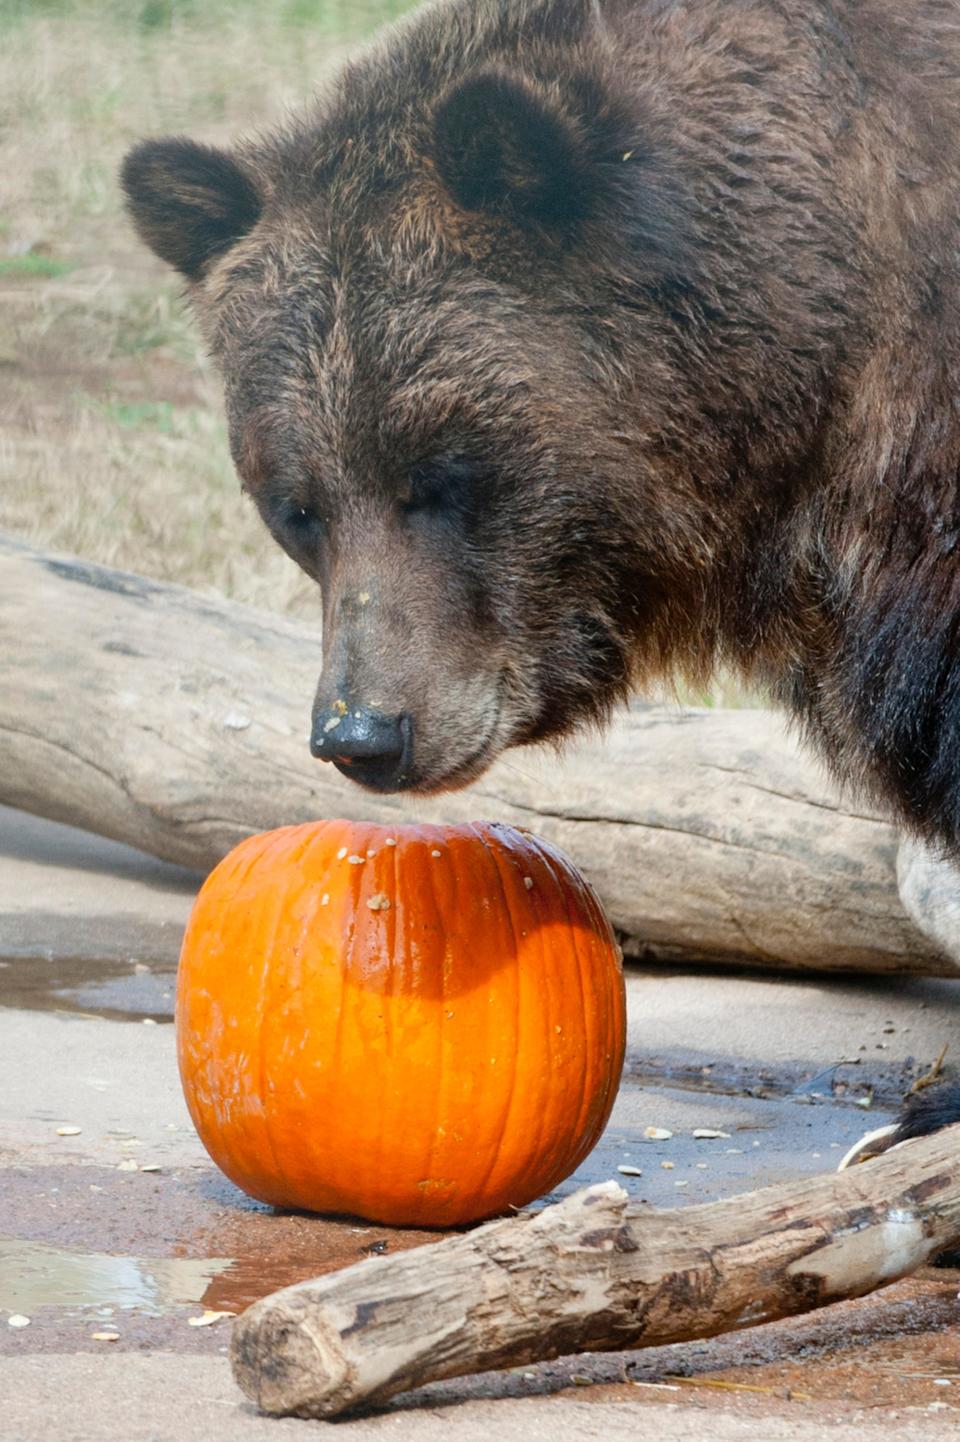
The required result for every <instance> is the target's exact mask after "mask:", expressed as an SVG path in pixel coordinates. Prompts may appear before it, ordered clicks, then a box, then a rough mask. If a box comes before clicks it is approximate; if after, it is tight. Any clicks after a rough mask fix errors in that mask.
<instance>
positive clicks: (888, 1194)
mask: <svg viewBox="0 0 960 1442" xmlns="http://www.w3.org/2000/svg"><path fill="white" fill-rule="evenodd" d="M958 1149H960V1126H957V1127H951V1128H950V1129H949V1130H947V1131H944V1132H941V1133H939V1134H938V1135H936V1136H933V1137H925V1138H923V1140H921V1141H916V1142H909V1143H907V1144H906V1145H904V1146H902V1147H899V1148H897V1149H896V1150H895V1151H892V1152H888V1153H886V1154H885V1155H884V1156H882V1157H880V1158H878V1159H877V1160H875V1161H871V1162H867V1163H865V1164H863V1165H862V1166H860V1167H856V1168H854V1169H853V1170H852V1171H846V1172H842V1173H833V1174H828V1175H826V1176H820V1177H815V1178H812V1179H808V1180H805V1181H802V1182H792V1183H788V1184H784V1185H780V1186H776V1187H769V1188H767V1189H765V1190H763V1191H759V1192H752V1193H749V1194H748V1195H746V1196H739V1197H732V1198H730V1199H729V1200H728V1201H723V1202H714V1203H711V1204H710V1205H707V1206H695V1207H688V1208H685V1209H683V1210H680V1211H653V1210H652V1209H648V1208H645V1207H642V1206H639V1205H637V1204H633V1205H630V1204H629V1203H628V1201H627V1196H626V1193H625V1192H624V1191H623V1189H622V1188H621V1187H619V1186H618V1185H617V1183H616V1182H605V1183H601V1184H600V1185H599V1186H593V1187H589V1188H587V1189H586V1190H585V1191H581V1192H577V1193H576V1194H575V1195H574V1196H572V1197H570V1198H568V1199H567V1200H566V1201H563V1202H560V1203H559V1204H558V1205H556V1206H552V1207H547V1208H545V1209H544V1210H543V1211H541V1212H539V1213H536V1214H534V1215H533V1216H531V1217H529V1218H528V1217H523V1218H511V1219H509V1220H507V1221H499V1222H491V1223H488V1224H487V1225H486V1226H483V1227H480V1228H479V1229H478V1230H477V1231H475V1232H471V1233H470V1234H469V1235H466V1236H459V1237H453V1238H449V1239H448V1240H445V1241H442V1242H436V1243H434V1244H432V1245H428V1246H425V1247H419V1248H417V1249H416V1250H414V1251H409V1252H403V1253H400V1254H398V1255H397V1256H394V1257H387V1258H371V1259H370V1260H368V1261H364V1262H360V1263H358V1264H356V1265H354V1266H352V1267H348V1268H347V1269H346V1270H345V1271H342V1272H337V1273H334V1274H333V1275H330V1276H326V1277H321V1278H319V1279H318V1280H316V1281H310V1282H300V1283H298V1284H297V1285H296V1286H292V1287H286V1288H284V1290H283V1291H280V1292H276V1293H274V1294H273V1296H270V1297H265V1298H264V1299H263V1300H262V1301H260V1302H257V1303H255V1304H254V1305H253V1306H252V1307H251V1308H249V1310H248V1311H246V1312H244V1313H243V1314H242V1315H241V1316H240V1317H239V1318H238V1319H237V1321H236V1322H235V1323H234V1327H233V1337H232V1344H231V1358H232V1363H233V1372H234V1376H235V1378H236V1380H237V1382H238V1383H239V1385H240V1387H241V1388H242V1390H243V1391H244V1392H245V1393H246V1395H247V1396H248V1397H250V1398H251V1399H252V1400H253V1401H254V1402H256V1404H257V1406H258V1407H260V1408H261V1410H262V1411H264V1412H269V1413H274V1414H278V1415H289V1414H294V1415H297V1416H302V1417H332V1416H336V1415H337V1414H339V1413H342V1412H345V1411H349V1410H351V1409H353V1408H356V1407H358V1406H360V1405H364V1404H368V1403H375V1402H382V1401H383V1400H384V1399H385V1398H387V1397H390V1396H392V1395H394V1394H395V1393H397V1392H402V1391H407V1390H409V1389H410V1388H413V1387H419V1386H422V1385H423V1384H424V1383H427V1382H432V1381H438V1380H439V1379H440V1378H443V1377H457V1376H463V1375H465V1374H467V1373H475V1372H485V1371H489V1370H493V1369H495V1368H498V1367H507V1366H511V1367H512V1366H521V1365H524V1364H529V1363H531V1362H537V1361H543V1360H546V1359H548V1358H552V1357H557V1356H560V1355H563V1354H565V1353H572V1352H584V1351H619V1350H621V1349H624V1348H635V1347H652V1346H659V1345H661V1344H662V1343H665V1342H681V1341H689V1340H693V1339H695V1338H698V1337H709V1336H713V1335H715V1334H716V1333H718V1332H727V1331H734V1330H737V1329H740V1328H744V1327H752V1326H756V1325H758V1324H759V1323H762V1322H770V1321H774V1320H775V1319H777V1318H780V1317H789V1316H794V1315H797V1314H799V1313H801V1312H808V1311H812V1310H813V1309H814V1308H817V1307H823V1306H827V1305H828V1304H829V1303H831V1302H837V1301H841V1300H844V1299H847V1298H851V1297H859V1296H863V1295H864V1294H865V1293H866V1292H871V1291H874V1290H875V1289H876V1288H878V1287H882V1286H885V1285H886V1284H887V1283H889V1282H893V1281H896V1280H897V1278H899V1277H902V1276H905V1275H907V1274H908V1273H909V1272H912V1271H914V1270H915V1269H916V1268H917V1267H918V1266H920V1265H921V1264H922V1263H923V1262H925V1261H926V1260H927V1259H928V1258H930V1257H932V1256H933V1255H934V1254H935V1253H937V1252H938V1251H940V1250H942V1249H943V1248H944V1247H945V1246H946V1245H948V1244H950V1243H953V1242H955V1241H956V1240H957V1239H958V1238H960V1169H958V1168H957V1155H958Z"/></svg>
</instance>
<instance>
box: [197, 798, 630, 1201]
mask: <svg viewBox="0 0 960 1442" xmlns="http://www.w3.org/2000/svg"><path fill="white" fill-rule="evenodd" d="M624 1038H625V1021H624V991H623V976H622V971H621V966H620V957H619V951H618V948H617V945H616V942H615V940H614V937H613V933H612V931H611V929H610V926H609V923H608V922H607V920H606V918H605V916H604V914H603V911H602V909H601V907H600V904H599V902H598V900H597V898H596V896H595V895H594V893H593V891H592V890H591V888H590V887H589V886H588V884H587V882H586V881H585V880H584V879H583V877H582V876H581V875H580V874H579V872H578V871H577V870H576V869H575V868H574V867H573V865H572V863H571V862H569V861H568V860H567V859H566V857H564V856H563V855H562V854H561V853H560V852H558V851H557V850H555V849H554V848H553V847H551V846H549V845H548V844H547V843H545V842H543V841H540V840H538V839H537V838H535V837H533V836H531V835H529V834H528V833H526V832H520V831H517V830H514V829H513V828H511V827H508V826H500V825H493V824H487V823H474V824H472V825H467V826H456V827H453V826H449V827H442V826H429V825H410V826H400V827H396V828H389V827H383V826H375V825H367V824H363V823H357V822H347V821H325V822H317V823H309V824H306V825H302V826H291V827H285V828H283V829H282V830H279V831H273V832H268V833H265V834H263V835H259V836H252V837H250V838H248V839H247V840H246V841H244V842H242V843H241V844H240V845H239V846H238V847H236V848H235V850H233V851H232V852H231V853H230V855H229V856H227V857H226V858H225V859H224V860H223V861H222V862H221V863H220V865H219V866H217V867H216V869H215V870H214V871H213V872H212V873H211V875H210V876H209V877H208V878H207V881H206V882H205V884H204V886H203V888H202V890H201V892H200V895H199V896H198V898H197V901H196V904H195V907H194V910H193V914H192V916H191V919H190V923H189V926H188V928H187V932H186V936H185V939H184V945H183V952H182V956H181V960H180V971H179V977H178V984H177V1041H178V1055H179V1062H180V1074H181V1079H182V1082H183V1088H184V1093H185V1096H186V1100H187V1105H188V1107H189V1109H190V1113H191V1116H192V1117H193V1121H194V1124H195V1125H196V1128H197V1131H198V1132H199V1134H200V1138H201V1140H202V1141H203V1143H204V1145H205V1146H206V1148H207V1150H208V1152H209V1153H210V1155H211V1157H212V1158H213V1160H214V1161H215V1162H216V1163H217V1165H218V1166H219V1167H220V1168H221V1169H222V1170H223V1171H224V1172H225V1173H226V1174H227V1176H228V1177H230V1178H231V1179H232V1180H233V1181H234V1182H236V1183H237V1184H238V1185H239V1186H240V1187H242V1188H243V1189H244V1190H245V1191H247V1192H249V1193H250V1195H251V1196H254V1197H257V1198H259V1199H261V1200H262V1201H265V1202H270V1203H273V1204H274V1205H275V1206H281V1207H300V1208H304V1209H307V1210H309V1211H318V1212H341V1213H344V1212H345V1213H353V1214H355V1215H358V1216H362V1217H366V1218H368V1219H370V1220H371V1221H377V1222H385V1223H392V1224H396V1225H399V1224H403V1225H413V1226H430V1227H444V1226H452V1225H455V1224H457V1223H460V1222H468V1221H476V1220H478V1219H480V1218H483V1217H488V1216H493V1215H496V1214H497V1213H499V1212H502V1211H504V1210H506V1209H507V1208H509V1207H520V1206H524V1205H525V1204H526V1203H528V1202H530V1201H532V1200H533V1199H534V1198H536V1197H538V1196H540V1195H541V1194H542V1193H544V1192H547V1191H549V1190H550V1189H551V1188H552V1187H555V1186H556V1185H557V1184H558V1183H559V1182H560V1181H562V1180H563V1178H564V1177H566V1176H568V1175H569V1174H570V1172H572V1171H573V1170H574V1169H575V1168H576V1167H577V1165H578V1164H579V1163H580V1162H581V1161H582V1160H583V1158H584V1157H585V1156H586V1155H587V1153H588V1152H589V1151H590V1149H591V1148H592V1147H593V1146H594V1144H595V1143H596V1141H597V1139H598V1138H599V1136H600V1133H601V1132H602V1130H603V1127H604V1125H605V1123H606V1120H607V1118H608V1116H609V1114H610V1109H611V1107H612V1105H613V1100H614V1097H615V1095H616V1089H617V1084H618V1081H619V1077H620V1070H621V1067H622V1064H623V1050H624Z"/></svg>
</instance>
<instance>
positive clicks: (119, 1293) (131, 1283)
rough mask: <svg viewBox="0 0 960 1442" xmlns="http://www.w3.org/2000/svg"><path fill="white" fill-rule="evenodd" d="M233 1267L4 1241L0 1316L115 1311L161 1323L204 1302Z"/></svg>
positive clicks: (214, 1260)
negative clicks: (52, 1310)
mask: <svg viewBox="0 0 960 1442" xmlns="http://www.w3.org/2000/svg"><path fill="white" fill-rule="evenodd" d="M231 1265H232V1261H231V1259H230V1258H225V1257H205V1258H203V1259H202V1260H197V1259H194V1258H181V1257H163V1258H156V1259H145V1258H140V1257H114V1256H110V1255H109V1254H108V1253H106V1252H81V1251H73V1250H71V1249H69V1248H64V1247H53V1246H49V1245H47V1244H46V1243H44V1242H25V1241H19V1240H17V1239H16V1238H10V1237H0V1311H7V1312H22V1313H26V1315H27V1316H30V1315H31V1313H32V1312H34V1311H35V1310H36V1309H37V1308H38V1307H64V1308H69V1309H73V1308H82V1307H97V1308H105V1307H115V1308H136V1309H137V1310H138V1311H140V1312H143V1313H144V1314H145V1315H147V1316H152V1317H157V1316H161V1315H162V1314H163V1313H164V1312H166V1311H169V1309H170V1308H172V1307H177V1306H184V1305H187V1304H189V1303H198V1302H201V1301H202V1300H203V1297H204V1294H205V1293H206V1291H207V1289H208V1288H209V1286H210V1283H211V1282H212V1281H213V1279H214V1278H215V1277H217V1276H218V1275H219V1274H220V1273H222V1272H226V1271H227V1270H228V1269H229V1268H230V1267H231Z"/></svg>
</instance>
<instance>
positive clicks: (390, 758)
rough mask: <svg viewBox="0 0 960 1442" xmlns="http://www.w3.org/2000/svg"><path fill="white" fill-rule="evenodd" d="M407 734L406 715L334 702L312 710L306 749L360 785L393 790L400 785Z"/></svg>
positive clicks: (407, 753)
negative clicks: (395, 714)
mask: <svg viewBox="0 0 960 1442" xmlns="http://www.w3.org/2000/svg"><path fill="white" fill-rule="evenodd" d="M411 733H412V725H411V718H410V717H409V716H407V715H399V716H385V715H384V714H383V712H382V711H373V710H371V709H370V707H369V706H346V705H345V703H344V702H343V701H338V702H335V703H334V705H333V706H318V707H317V709H316V710H315V712H314V717H313V731H312V733H311V736H310V750H311V752H312V754H313V755H314V756H316V757H317V759H318V760H320V761H332V762H333V764H334V766H336V768H337V770H338V771H341V772H342V773H343V775H344V776H348V777H349V778H350V780H351V781H357V782H359V783H360V785H361V786H369V787H371V788H372V789H373V790H376V791H394V790H396V789H397V788H398V787H400V786H402V785H403V777H404V771H405V770H406V765H407V762H408V761H409V756H410V744H411Z"/></svg>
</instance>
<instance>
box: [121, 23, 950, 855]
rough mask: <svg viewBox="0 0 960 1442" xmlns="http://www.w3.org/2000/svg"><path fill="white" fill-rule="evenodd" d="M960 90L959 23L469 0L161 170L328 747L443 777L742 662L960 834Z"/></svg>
mask: <svg viewBox="0 0 960 1442" xmlns="http://www.w3.org/2000/svg"><path fill="white" fill-rule="evenodd" d="M958 72H960V5H958V4H957V3H956V0H833V3H829V0H790V3H785V0H736V3H734V0H685V3H684V0H632V3H631V0H479V3H474V0H441V3H438V4H434V5H430V6H427V7H425V8H423V9H422V10H419V11H416V12H415V13H413V14H412V15H411V16H409V17H408V18H407V19H406V20H405V21H404V22H402V23H401V24H399V25H397V26H396V27H394V28H393V29H392V30H390V31H388V32H387V33H386V34H385V35H384V36H383V38H382V39H380V40H379V41H378V42H376V43H375V44H374V45H372V46H371V47H370V48H369V49H367V50H366V51H364V52H362V53H361V54H359V55H358V56H357V58H355V59H354V60H353V61H352V62H351V63H349V64H348V65H347V66H346V67H345V68H344V69H342V70H341V71H340V73H339V74H338V75H337V76H336V78H335V79H334V80H333V81H332V82H331V84H330V85H329V86H328V88H327V89H326V91H325V92H324V94H323V95H322V96H321V98H320V99H319V101H318V103H317V105H316V106H315V107H314V108H313V109H312V110H311V111H310V112H309V113H308V114H306V115H304V116H303V117H302V118H301V119H300V120H298V121H297V122H295V123H293V124H288V125H286V126H285V127H283V128H282V129H280V130H278V131H277V132H276V133H275V134H274V135H270V136H267V137H266V138H262V137H261V138H258V139H256V140H252V141H249V142H247V143H244V144H241V145H239V146H238V147H237V148H236V150H235V151H234V152H233V154H232V155H228V154H226V153H222V152H219V151H214V150H210V149H207V148H205V147H200V146H196V145H194V144H193V143H192V142H189V141H182V140H178V141H164V140H161V141H149V142H146V143H144V144H143V145H141V146H140V147H138V148H137V149H136V150H135V151H134V152H133V153H132V154H131V155H130V156H129V157H128V159H127V162H126V165H125V171H124V183H125V186H126V189H127V194H128V198H129V204H130V209H131V213H132V215H133V218H134V220H135V222H136V224H137V226H138V227H139V229H140V231H141V233H142V234H143V236H144V238H145V239H146V240H147V242H148V243H149V244H150V245H152V246H153V248H154V249H155V250H156V251H157V252H158V253H159V254H160V255H161V256H164V257H165V258H166V259H168V260H169V261H170V262H171V263H172V264H174V265H176V266H177V267H178V268H179V269H180V270H181V271H182V272H183V273H184V274H185V275H186V276H187V278H188V280H189V282H190V293H191V299H192V302H193V304H194V306H195V308H196V312H197V314H198V316H199V317H200V320H201V323H202V325H203V327H204V331H205V334H206V336H207V338H208V341H209V345H210V348H211V351H212V353H213V355H214V356H215V357H216V358H217V360H218V363H219V365H220V367H221V369H222V373H223V376H224V380H225V387H226V397H227V409H228V416H229V422H230V432H231V438H232V444H233V449H234V454H235V457H236V462H237V466H238V469H239V472H240V475H241V477H242V478H243V482H244V486H245V488H246V490H247V491H248V492H249V493H250V494H251V495H252V496H253V498H254V500H255V502H256V504H257V505H258V506H259V507H260V509H261V511H262V513H263V516H264V519H265V520H266V522H267V524H268V525H269V526H270V527H271V529H272V530H273V532H274V534H275V535H276V537H277V539H278V541H279V542H280V544H281V545H283V546H285V547H286V548H287V549H288V550H289V551H290V553H291V555H293V556H294V557H295V559H296V560H297V561H298V562H299V563H300V564H301V565H302V566H303V567H304V568H305V569H306V570H307V571H308V572H309V574H311V575H312V576H315V577H316V578H317V580H318V581H319V582H320V584H321V586H322V588H323V592H324V607H325V609H324V617H325V621H324V624H325V657H324V671H323V676H322V678H321V683H320V688H319V692H318V697H317V712H316V715H317V720H318V725H319V724H321V723H322V721H323V718H324V717H325V716H328V715H329V714H330V712H329V707H330V706H331V705H332V704H333V702H334V700H336V699H339V698H342V697H344V696H346V697H347V698H348V700H349V701H350V702H351V703H352V702H353V701H355V700H356V701H357V702H358V704H359V703H361V702H362V704H364V705H369V706H373V707H377V708H380V709H381V710H383V711H384V712H387V713H390V714H394V713H397V714H400V713H402V714H403V715H405V716H407V717H409V718H412V719H411V724H412V727H413V732H412V735H413V744H412V755H411V757H410V758H409V764H407V765H406V766H405V769H404V771H403V774H402V775H400V776H397V777H394V778H393V783H395V784H397V785H404V786H408V787H411V788H413V789H420V790H430V789H436V788H439V787H443V786H447V785H456V784H460V783H462V782H463V781H465V780H469V779H470V778H471V777H473V776H475V775H476V774H478V773H479V771H481V770H482V769H483V767H484V766H485V765H486V764H488V763H489V761H490V760H491V759H492V758H493V756H495V755H496V754H497V753H498V752H499V751H501V750H503V749H504V748H505V747H507V746H510V745H513V744H517V743H521V742H525V741H529V740H537V739H542V738H556V737H561V736H563V735H565V734H567V733H568V732H569V731H570V730H571V729H572V728H573V727H574V726H575V725H577V724H578V723H579V722H582V721H584V720H590V719H598V718H602V717H603V716H604V715H606V714H607V713H608V711H609V709H610V707H611V706H612V705H613V704H614V703H615V702H617V701H618V700H620V699H621V698H622V697H624V696H625V695H626V694H627V692H628V691H629V689H630V688H631V687H633V686H635V685H637V684H639V683H642V682H643V681H644V680H646V679H648V678H650V677H652V676H664V675H670V674H675V673H682V674H686V675H687V676H692V677H694V678H697V679H699V680H703V679H704V678H706V677H707V676H708V675H709V673H710V672H711V671H712V669H713V668H714V667H715V666H716V665H717V664H718V663H722V664H724V665H726V666H728V667H733V668H735V669H737V670H738V671H739V672H740V673H742V674H743V675H744V676H745V677H748V678H750V679H751V680H752V681H755V682H760V683H762V684H764V685H766V686H767V687H769V688H771V690H772V691H773V693H774V694H775V695H776V696H777V697H778V698H779V699H781V700H782V701H783V703H785V704H786V705H787V706H788V707H789V708H790V710H791V711H792V712H793V713H794V715H795V716H797V717H798V718H799V719H800V721H801V722H802V724H803V726H804V728H805V730H806V732H807V734H808V735H809V736H811V737H812V738H813V739H814V740H815V742H816V743H817V744H818V745H819V746H820V748H821V750H822V752H823V753H824V754H825V755H826V756H827V757H828V758H829V760H830V762H831V763H832V764H833V766H834V767H835V768H836V770H837V772H838V774H839V775H840V776H842V777H843V778H844V779H845V780H848V781H852V782H854V783H859V784H861V785H863V786H864V787H866V788H867V789H868V790H869V791H870V792H871V793H872V794H873V795H874V796H878V797H880V798H882V799H883V800H884V802H885V803H886V804H887V805H888V806H889V807H890V808H891V809H892V810H893V811H894V812H896V813H897V814H898V815H899V816H900V817H901V818H903V819H904V820H905V821H906V822H907V823H909V824H911V825H912V826H914V827H915V828H916V829H918V830H919V831H921V832H922V833H923V834H925V835H927V836H928V837H930V838H934V839H937V840H938V841H940V842H944V843H947V844H948V845H950V846H951V847H955V846H956V845H957V843H958V840H960V636H958V623H960V544H958V543H960V494H958V465H960V415H958V398H960V324H958V301H960V295H958V265H960V217H958V207H960V113H958V112H960V73H958ZM368 779H369V778H368Z"/></svg>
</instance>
